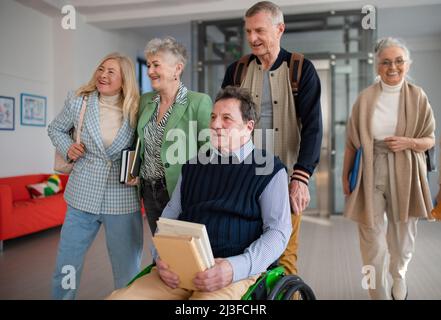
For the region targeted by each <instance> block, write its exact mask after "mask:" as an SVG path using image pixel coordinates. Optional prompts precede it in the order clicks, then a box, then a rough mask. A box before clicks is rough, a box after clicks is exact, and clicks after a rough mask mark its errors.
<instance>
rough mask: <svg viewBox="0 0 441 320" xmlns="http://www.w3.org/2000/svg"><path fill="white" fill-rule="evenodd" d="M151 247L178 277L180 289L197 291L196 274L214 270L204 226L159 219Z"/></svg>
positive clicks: (211, 253)
mask: <svg viewBox="0 0 441 320" xmlns="http://www.w3.org/2000/svg"><path fill="white" fill-rule="evenodd" d="M153 243H154V244H155V247H156V250H158V254H159V257H160V258H161V260H163V261H164V262H165V263H167V265H168V266H169V268H170V270H171V271H172V272H174V273H176V274H177V275H178V276H179V280H180V283H179V287H180V288H184V289H188V290H196V288H195V287H194V285H193V279H194V277H195V276H196V274H197V273H198V272H202V271H205V270H207V269H208V268H211V267H213V266H214V257H213V252H212V250H211V246H210V240H209V239H208V234H207V229H206V228H205V225H203V224H200V223H193V222H187V221H180V220H174V219H167V218H162V217H161V218H159V220H158V231H157V232H156V234H155V236H154V237H153Z"/></svg>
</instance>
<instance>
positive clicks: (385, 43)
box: [375, 37, 412, 65]
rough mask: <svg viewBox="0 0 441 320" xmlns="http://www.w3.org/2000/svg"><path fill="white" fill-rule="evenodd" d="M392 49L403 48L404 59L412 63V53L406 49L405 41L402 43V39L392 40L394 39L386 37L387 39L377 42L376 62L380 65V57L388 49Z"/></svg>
mask: <svg viewBox="0 0 441 320" xmlns="http://www.w3.org/2000/svg"><path fill="white" fill-rule="evenodd" d="M390 47H398V48H401V49H402V50H403V51H404V55H405V57H404V59H405V60H407V61H408V63H411V62H412V61H411V59H410V52H409V49H408V48H407V47H406V45H405V44H404V42H403V41H401V40H400V39H397V38H392V37H386V38H381V39H379V40H378V41H377V44H376V45H375V58H376V62H377V65H378V62H379V59H380V55H381V52H382V51H383V50H384V49H386V48H390Z"/></svg>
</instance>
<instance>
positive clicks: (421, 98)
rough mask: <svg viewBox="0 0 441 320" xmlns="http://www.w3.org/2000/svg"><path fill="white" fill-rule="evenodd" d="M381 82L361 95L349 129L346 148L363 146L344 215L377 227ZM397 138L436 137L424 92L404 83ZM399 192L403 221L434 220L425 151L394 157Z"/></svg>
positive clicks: (401, 93)
mask: <svg viewBox="0 0 441 320" xmlns="http://www.w3.org/2000/svg"><path fill="white" fill-rule="evenodd" d="M381 90H382V89H381V83H376V84H373V85H372V86H370V87H368V88H366V89H365V90H363V91H362V92H361V94H360V95H359V97H358V99H357V101H356V102H355V104H354V106H353V109H352V113H351V116H350V118H349V121H348V126H347V130H346V147H347V148H351V149H353V150H356V149H357V148H359V147H360V146H362V147H363V156H362V161H361V165H360V171H359V175H358V181H357V186H356V188H355V189H354V191H353V192H352V193H351V194H350V195H349V196H348V197H347V198H346V203H345V210H344V215H345V216H346V217H348V218H350V219H352V220H354V221H356V222H358V223H360V224H363V225H366V226H368V227H372V226H373V225H374V219H373V218H374V208H373V199H374V196H373V195H374V167H373V160H374V154H373V147H374V141H373V136H372V116H373V113H374V109H375V106H376V103H377V99H378V97H379V95H380V93H381ZM398 112H399V114H398V123H397V128H396V136H404V137H410V138H424V137H434V131H435V119H434V117H433V112H432V108H431V107H430V104H429V101H428V99H427V96H426V94H425V93H424V91H423V90H422V89H421V88H420V87H417V86H415V85H413V84H410V83H408V82H407V81H404V83H403V87H402V88H401V92H400V106H399V109H398ZM394 163H395V176H396V190H397V198H398V210H399V217H400V221H403V222H406V221H407V219H408V217H409V216H410V217H419V218H429V219H431V218H432V216H431V213H430V211H431V210H432V199H431V194H430V190H429V185H428V182H427V168H426V159H425V154H424V152H415V151H412V150H409V149H408V150H404V151H400V152H396V153H395V154H394Z"/></svg>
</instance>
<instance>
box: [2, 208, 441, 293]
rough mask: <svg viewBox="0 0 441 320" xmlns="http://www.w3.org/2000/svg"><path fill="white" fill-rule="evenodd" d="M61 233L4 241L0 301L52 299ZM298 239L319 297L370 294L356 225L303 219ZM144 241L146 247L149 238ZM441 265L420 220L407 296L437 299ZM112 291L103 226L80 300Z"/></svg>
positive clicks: (433, 236)
mask: <svg viewBox="0 0 441 320" xmlns="http://www.w3.org/2000/svg"><path fill="white" fill-rule="evenodd" d="M144 229H145V230H147V229H146V224H144ZM59 231H60V229H59V228H55V229H51V230H47V231H44V232H40V233H37V234H34V235H30V236H27V237H23V238H19V239H15V240H10V241H6V242H5V244H4V252H3V253H2V254H0V299H49V298H50V281H51V274H52V271H53V268H54V264H55V256H56V250H57V244H58V239H59ZM146 234H147V231H146ZM145 238H147V237H145ZM300 238H301V243H300V252H299V268H300V276H301V277H302V278H303V279H304V280H305V282H307V283H308V284H309V285H310V286H311V287H312V288H313V290H314V292H315V294H316V296H317V298H318V299H367V298H368V295H367V292H366V291H365V290H363V289H362V286H361V281H362V273H361V258H360V253H359V247H358V235H357V229H356V225H355V224H354V223H352V222H351V221H348V220H346V219H344V218H342V217H338V216H337V217H333V218H331V219H329V220H322V219H317V218H314V217H304V220H303V223H302V229H301V233H300ZM144 242H145V248H147V244H148V241H147V239H145V241H144ZM146 251H147V250H146ZM149 260H150V256H146V257H144V260H143V265H146V264H148V263H149ZM440 268H441V223H440V222H432V223H429V222H426V221H420V222H419V224H418V237H417V244H416V253H415V256H414V258H413V260H412V262H411V264H410V266H409V272H408V286H409V299H441V272H440V271H439V270H440ZM112 289H113V281H112V271H111V267H110V262H109V260H108V256H107V249H106V247H105V239H104V231H103V230H101V231H100V232H99V233H98V235H97V238H96V240H95V242H94V243H93V245H92V247H91V248H90V250H89V252H88V254H87V256H86V261H85V266H84V270H83V275H82V279H81V284H80V288H79V294H78V298H79V299H102V298H104V297H105V296H107V295H108V294H109V293H110V292H111V291H112Z"/></svg>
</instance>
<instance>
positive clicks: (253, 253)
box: [108, 87, 292, 300]
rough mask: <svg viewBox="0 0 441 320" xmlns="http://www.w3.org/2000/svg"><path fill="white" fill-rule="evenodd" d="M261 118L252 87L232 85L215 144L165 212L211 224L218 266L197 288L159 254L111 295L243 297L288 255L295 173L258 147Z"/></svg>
mask: <svg viewBox="0 0 441 320" xmlns="http://www.w3.org/2000/svg"><path fill="white" fill-rule="evenodd" d="M257 121H258V119H257V112H256V110H255V105H254V103H253V101H252V98H251V96H250V94H249V93H248V91H246V90H244V89H241V88H237V87H227V88H225V89H224V90H222V91H221V92H220V93H219V94H218V96H217V97H216V100H215V104H214V106H213V111H212V113H211V122H210V130H211V132H210V135H211V142H210V144H211V145H210V148H209V150H207V151H205V152H204V151H202V149H203V148H201V150H200V151H199V154H198V156H197V158H195V159H192V160H190V161H188V162H187V163H186V164H184V165H183V167H182V171H181V175H180V177H179V180H178V183H177V185H176V189H175V191H174V192H173V195H172V197H171V199H170V202H169V203H168V204H167V206H166V208H165V209H164V211H163V213H162V216H163V217H166V218H170V219H180V220H185V221H191V222H197V223H203V224H205V226H206V228H207V232H208V236H209V239H210V243H211V246H212V250H213V254H214V256H215V258H216V259H215V265H214V266H213V267H212V268H210V269H208V270H206V271H204V272H200V273H198V274H197V275H196V276H195V278H194V280H193V282H194V285H195V287H196V288H197V290H195V291H191V290H186V289H182V288H180V287H179V277H178V276H177V275H176V274H174V273H173V272H172V271H171V270H169V269H168V267H167V265H166V263H165V262H163V261H161V259H160V257H155V255H156V254H154V259H155V262H156V267H154V268H153V269H152V270H151V272H150V273H148V274H146V275H144V276H142V277H140V278H138V279H136V280H135V281H134V282H133V283H131V284H130V285H129V286H127V287H126V288H122V289H119V290H117V291H114V292H113V293H112V294H111V295H110V296H109V297H108V299H175V300H184V299H210V300H214V299H233V300H239V299H241V297H242V296H243V295H244V294H245V293H246V292H247V290H248V288H249V287H250V286H251V285H253V284H254V283H255V282H256V280H257V278H258V277H259V275H260V274H261V273H262V272H265V271H266V270H267V268H268V266H270V265H271V263H273V262H274V261H276V260H277V259H278V258H279V256H280V255H281V254H282V253H283V251H284V250H285V248H286V245H287V243H288V240H289V237H290V235H291V229H292V227H291V217H290V214H291V213H290V204H289V194H288V184H287V181H288V174H287V171H286V168H285V166H284V165H283V163H282V162H281V161H280V160H279V159H278V158H277V157H275V156H273V155H272V154H270V153H269V152H266V151H263V150H259V149H256V148H255V147H254V144H253V142H252V134H253V131H254V127H255V124H256V122H257Z"/></svg>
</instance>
